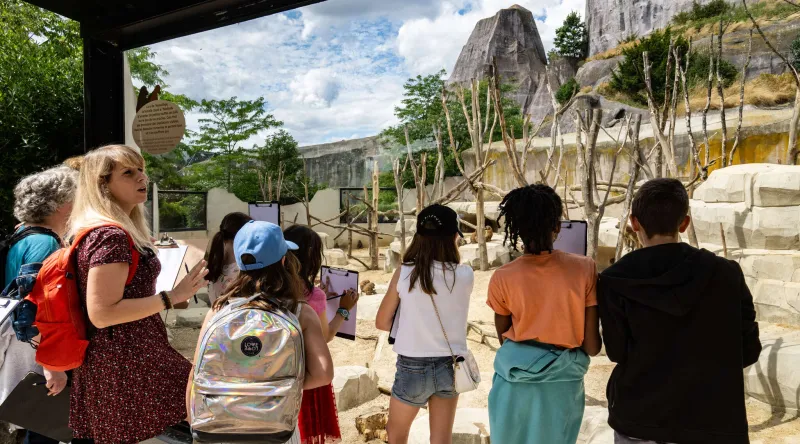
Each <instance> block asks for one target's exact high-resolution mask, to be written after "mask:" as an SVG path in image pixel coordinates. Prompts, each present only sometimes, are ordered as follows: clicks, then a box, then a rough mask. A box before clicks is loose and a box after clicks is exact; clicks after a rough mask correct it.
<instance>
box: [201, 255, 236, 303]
mask: <svg viewBox="0 0 800 444" xmlns="http://www.w3.org/2000/svg"><path fill="white" fill-rule="evenodd" d="M238 275H239V266H238V265H236V262H234V263H232V264H228V265H225V266H224V267H222V274H221V275H220V277H219V278H217V280H216V281H214V282H209V284H208V300H209V301H211V303H212V304H213V303H214V301H216V300H217V298H218V297H220V296H222V295H223V294H224V293H225V288H227V287H228V284H230V283H231V281H233V280H234V279H235V278H236V276H238Z"/></svg>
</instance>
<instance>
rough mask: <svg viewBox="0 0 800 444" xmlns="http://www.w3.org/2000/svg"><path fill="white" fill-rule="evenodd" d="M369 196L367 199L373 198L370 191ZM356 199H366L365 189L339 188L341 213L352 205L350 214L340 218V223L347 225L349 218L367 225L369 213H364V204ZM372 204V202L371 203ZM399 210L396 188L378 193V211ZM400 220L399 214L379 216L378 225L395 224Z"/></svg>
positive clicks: (383, 189)
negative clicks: (348, 205)
mask: <svg viewBox="0 0 800 444" xmlns="http://www.w3.org/2000/svg"><path fill="white" fill-rule="evenodd" d="M367 192H368V193H369V195H368V196H367V199H368V201H369V199H370V198H371V196H372V190H371V189H368V190H367ZM356 197H360V198H362V199H363V198H364V189H363V188H339V212H344V211H345V209H347V204H348V202H349V204H350V214H349V215H348V214H345V215H343V216H342V217H340V218H339V223H343V224H345V223H347V220H348V218H352V217H357V218H356V219H354V220H353V221H352V222H353V223H357V224H364V223H367V213H366V212H363V213H362V211H363V210H364V209H365V208H366V205H364V203H363V202H361V201H360V200H358V199H356ZM370 202H371V201H370ZM396 209H397V190H395V189H394V188H381V189H380V191H379V192H378V211H381V212H385V211H389V210H396ZM397 220H398V215H397V214H392V215H389V216H378V223H381V224H387V223H395V222H397Z"/></svg>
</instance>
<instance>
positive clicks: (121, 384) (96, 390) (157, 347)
mask: <svg viewBox="0 0 800 444" xmlns="http://www.w3.org/2000/svg"><path fill="white" fill-rule="evenodd" d="M77 256H78V278H79V284H80V286H79V289H80V293H81V298H82V299H83V301H84V303H85V302H86V282H87V277H88V274H89V269H90V268H93V267H96V266H99V265H104V264H112V263H121V262H124V263H130V262H131V252H130V247H129V244H128V239H127V236H126V235H125V232H124V231H122V230H121V229H119V228H115V227H102V228H98V229H96V230H94V231H93V232H92V233H90V234H89V235H87V236H86V238H84V240H83V241H82V242H81V245H80V246H79V247H78V253H77ZM160 271H161V263H160V262H159V261H158V257H157V256H156V255H155V253H153V252H151V251H149V250H147V251H146V252H145V253H142V254H141V258H140V260H139V266H138V267H137V270H136V274H135V276H134V278H133V281H132V282H131V284H130V285H128V286H127V287H125V291H124V293H123V296H122V297H123V299H135V298H144V297H148V296H152V295H153V294H155V292H156V289H155V282H156V277H157V276H158V273H159V272H160ZM191 369H192V364H191V363H189V361H187V360H186V359H185V358H184V357H183V356H181V355H180V353H178V352H177V351H176V350H175V349H173V348H172V347H171V346H170V345H169V342H168V340H167V330H166V327H165V326H164V322H163V321H162V320H161V317H160V316H159V315H158V314H154V315H152V316H148V317H146V318H144V319H140V320H138V321H133V322H128V323H125V324H119V325H114V326H112V327H109V328H101V329H97V330H96V332H95V333H94V336H93V337H92V338H91V341H90V343H89V348H88V350H87V352H86V359H85V361H84V363H83V365H82V366H81V367H80V368H78V369H77V370H76V371H75V372H74V379H73V383H72V391H71V393H72V396H71V399H70V421H69V422H70V424H69V425H70V427H71V428H72V430H73V434H74V436H75V438H80V439H88V438H92V439H94V441H95V442H96V443H98V444H104V443H113V444H128V443H131V444H132V443H138V442H141V441H144V440H147V439H150V438H153V437H155V436H158V435H160V434H161V433H162V432H163V431H164V430H165V429H166V428H167V427H168V426H170V425H174V424H177V423H179V422H181V421H183V420H184V419H185V418H186V404H185V393H186V384H187V382H188V379H189V372H190V371H191Z"/></svg>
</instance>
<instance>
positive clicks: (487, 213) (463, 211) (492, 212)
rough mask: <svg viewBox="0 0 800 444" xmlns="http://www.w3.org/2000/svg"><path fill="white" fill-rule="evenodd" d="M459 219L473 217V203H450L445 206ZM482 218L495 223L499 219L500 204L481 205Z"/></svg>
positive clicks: (474, 205) (486, 203)
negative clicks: (458, 216) (459, 217)
mask: <svg viewBox="0 0 800 444" xmlns="http://www.w3.org/2000/svg"><path fill="white" fill-rule="evenodd" d="M447 206H448V207H450V208H452V209H453V210H454V211H455V212H456V213H458V214H459V215H460V216H461V217H464V216H474V215H475V212H476V211H477V208H476V203H475V202H451V203H449V204H447ZM483 216H484V217H485V218H486V219H489V220H494V221H496V220H497V219H498V218H499V217H500V202H494V201H489V202H484V203H483Z"/></svg>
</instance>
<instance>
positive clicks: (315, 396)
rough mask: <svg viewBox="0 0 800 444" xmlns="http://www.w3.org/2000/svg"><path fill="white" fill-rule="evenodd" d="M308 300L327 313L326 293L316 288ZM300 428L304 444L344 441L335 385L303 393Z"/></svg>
mask: <svg viewBox="0 0 800 444" xmlns="http://www.w3.org/2000/svg"><path fill="white" fill-rule="evenodd" d="M306 299H307V302H308V305H310V306H311V308H313V309H314V311H315V312H317V315H319V314H320V313H322V312H323V311H325V293H324V292H323V291H322V290H320V289H319V288H316V287H314V290H313V291H311V294H306ZM298 428H299V429H300V439H301V442H302V444H325V443H331V442H339V441H341V440H342V432H341V431H340V430H339V415H338V413H337V411H336V398H335V396H334V394H333V385H331V384H328V385H325V386H322V387H318V388H315V389H311V390H305V391H303V402H302V404H301V405H300V418H299V423H298Z"/></svg>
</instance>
